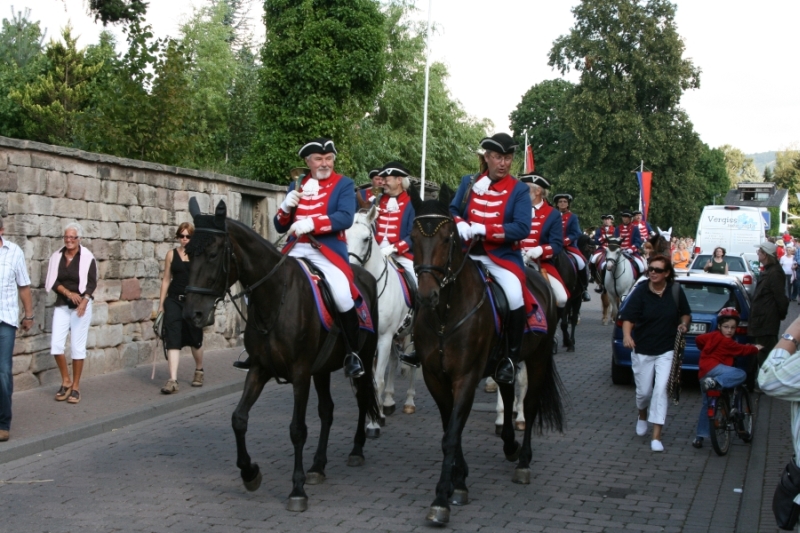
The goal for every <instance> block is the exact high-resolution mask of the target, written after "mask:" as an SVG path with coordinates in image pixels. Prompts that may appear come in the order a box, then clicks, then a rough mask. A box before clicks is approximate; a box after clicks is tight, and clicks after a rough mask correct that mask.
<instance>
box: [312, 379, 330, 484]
mask: <svg viewBox="0 0 800 533" xmlns="http://www.w3.org/2000/svg"><path fill="white" fill-rule="evenodd" d="M314 388H315V389H316V391H317V398H318V399H319V403H318V405H317V413H318V414H319V420H320V430H319V443H318V444H317V452H316V453H315V454H314V462H313V463H312V464H311V468H309V469H308V472H306V484H307V485H319V484H320V483H322V482H323V481H325V465H327V464H328V438H329V437H330V434H331V425H332V424H333V398H332V397H331V375H330V374H329V373H325V374H317V375H316V376H314Z"/></svg>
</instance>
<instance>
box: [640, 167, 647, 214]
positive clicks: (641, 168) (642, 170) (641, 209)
mask: <svg viewBox="0 0 800 533" xmlns="http://www.w3.org/2000/svg"><path fill="white" fill-rule="evenodd" d="M642 172H644V159H642V160H641V162H640V163H639V175H640V176H641V173H642ZM642 194H644V191H643V190H641V189H639V211H644V205H643V203H642ZM642 218H644V219H645V220H646V219H647V218H646V217H645V216H644V214H642Z"/></svg>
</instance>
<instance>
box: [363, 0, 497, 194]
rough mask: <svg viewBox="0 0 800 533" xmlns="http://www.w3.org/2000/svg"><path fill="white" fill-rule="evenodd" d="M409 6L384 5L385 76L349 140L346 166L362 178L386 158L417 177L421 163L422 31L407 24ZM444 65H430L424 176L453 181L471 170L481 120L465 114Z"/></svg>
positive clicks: (483, 130) (483, 125)
mask: <svg viewBox="0 0 800 533" xmlns="http://www.w3.org/2000/svg"><path fill="white" fill-rule="evenodd" d="M412 12H413V7H412V6H411V5H409V4H406V3H392V4H389V5H388V6H387V7H386V25H385V28H386V30H385V31H386V35H387V51H386V78H385V81H384V84H383V88H382V90H381V93H380V95H379V96H378V98H377V100H376V103H375V106H374V108H372V109H369V113H368V114H367V115H366V116H365V117H364V118H363V119H362V120H361V121H360V122H359V124H358V127H357V128H356V129H355V131H354V137H353V139H352V150H351V155H352V157H351V161H352V164H351V165H350V167H349V168H350V169H351V170H352V175H353V176H354V177H355V178H356V179H357V180H358V181H364V182H366V181H367V173H368V172H369V170H370V169H373V168H376V167H380V166H382V165H383V164H384V163H386V162H388V161H392V160H399V161H403V162H404V163H405V164H406V165H407V167H408V169H409V171H411V173H412V174H413V175H416V176H419V175H420V170H421V167H420V165H421V161H422V118H423V103H424V91H425V29H424V26H422V24H420V23H415V22H412V20H411V14H412ZM446 79H447V68H446V67H445V66H444V65H443V64H442V63H438V62H436V63H433V64H432V65H431V69H430V88H429V97H428V98H429V100H428V139H427V144H428V146H427V152H426V163H425V168H426V179H430V180H432V181H434V182H439V183H449V184H450V185H455V184H457V183H458V180H459V179H460V177H461V176H462V175H464V174H467V173H472V172H475V170H477V168H478V159H477V156H476V155H475V150H476V149H477V147H478V143H479V142H480V140H481V138H482V137H484V136H485V134H486V130H487V127H488V122H487V121H477V120H475V119H473V118H472V117H470V116H468V115H467V113H466V112H465V111H464V110H463V108H462V107H461V105H460V103H459V102H458V101H456V100H454V99H453V98H452V97H451V95H450V93H449V91H448V89H447V86H446V84H445V81H446Z"/></svg>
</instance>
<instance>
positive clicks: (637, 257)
mask: <svg viewBox="0 0 800 533" xmlns="http://www.w3.org/2000/svg"><path fill="white" fill-rule="evenodd" d="M630 258H631V259H633V260H634V262H635V263H636V264H637V265H638V266H639V272H646V271H647V262H646V261H645V260H644V257H642V256H640V255H631V256H630Z"/></svg>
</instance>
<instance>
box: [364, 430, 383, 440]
mask: <svg viewBox="0 0 800 533" xmlns="http://www.w3.org/2000/svg"><path fill="white" fill-rule="evenodd" d="M380 436H381V428H367V438H368V439H377V438H378V437H380Z"/></svg>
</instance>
